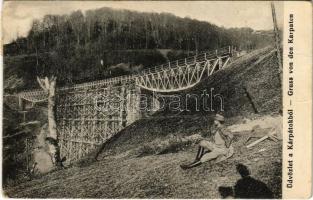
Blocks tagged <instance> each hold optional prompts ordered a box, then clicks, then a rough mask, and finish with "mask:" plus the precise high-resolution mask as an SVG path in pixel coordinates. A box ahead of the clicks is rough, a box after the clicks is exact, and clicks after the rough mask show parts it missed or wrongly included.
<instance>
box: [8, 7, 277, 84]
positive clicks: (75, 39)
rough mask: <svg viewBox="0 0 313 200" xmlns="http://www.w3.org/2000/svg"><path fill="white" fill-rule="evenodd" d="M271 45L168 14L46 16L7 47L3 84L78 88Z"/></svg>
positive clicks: (266, 36) (245, 32) (265, 36)
mask: <svg viewBox="0 0 313 200" xmlns="http://www.w3.org/2000/svg"><path fill="white" fill-rule="evenodd" d="M272 41H273V38H272V35H271V32H270V31H258V32H257V31H254V30H252V29H250V28H231V29H226V28H222V27H218V26H216V25H213V24H210V23H208V22H203V21H197V20H193V19H190V18H180V17H177V16H174V15H172V14H168V13H162V14H158V13H140V12H135V11H129V10H115V9H110V8H100V9H96V10H89V11H86V12H85V13H82V12H81V11H75V12H73V13H71V14H69V15H62V16H60V15H46V16H45V17H44V18H43V19H42V20H34V21H33V23H32V27H31V30H30V31H29V34H28V36H27V37H24V38H18V39H16V40H15V41H13V42H12V43H10V44H7V45H5V46H4V55H5V59H4V66H5V79H7V78H10V77H12V76H13V75H14V76H15V77H17V79H20V83H21V84H20V85H19V86H18V87H19V88H20V89H25V88H30V87H34V86H35V85H36V84H34V81H35V77H36V76H37V75H41V76H42V75H47V74H51V73H54V74H55V73H56V74H57V76H58V77H59V78H58V80H59V84H69V83H78V82H83V81H90V80H96V79H103V78H108V77H112V76H118V75H122V74H129V73H133V72H135V71H138V70H141V69H142V68H146V67H150V66H153V65H156V64H160V63H163V62H166V61H168V60H174V59H177V58H182V57H185V56H187V55H191V54H195V53H197V52H199V51H203V50H212V49H216V48H219V47H225V46H228V45H233V46H236V47H237V49H242V50H251V49H256V48H260V47H264V46H266V45H268V44H269V43H272ZM120 63H123V64H120ZM117 64H120V65H117Z"/></svg>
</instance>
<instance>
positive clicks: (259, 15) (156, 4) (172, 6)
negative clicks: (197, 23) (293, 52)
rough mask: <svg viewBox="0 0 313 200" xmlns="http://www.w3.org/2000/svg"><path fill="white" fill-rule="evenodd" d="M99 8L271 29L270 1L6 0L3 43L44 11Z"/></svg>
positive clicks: (23, 33)
mask: <svg viewBox="0 0 313 200" xmlns="http://www.w3.org/2000/svg"><path fill="white" fill-rule="evenodd" d="M101 7H110V8H115V9H128V10H135V11H139V12H157V13H162V12H167V13H172V14H174V15H176V16H179V17H189V18H192V19H197V20H201V21H206V22H210V23H213V24H215V25H218V26H223V27H226V28H230V27H250V28H252V29H255V30H269V29H273V22H272V15H271V7H270V1H254V2H252V1H219V2H217V1H193V2H190V1H180V2H177V1H169V2H165V1H115V2H113V1H9V2H4V4H3V7H2V9H3V10H2V13H3V32H2V33H3V42H4V44H7V43H9V42H11V41H12V40H13V39H15V38H16V37H18V36H26V35H27V34H28V31H29V30H30V27H31V22H32V21H33V20H34V19H42V18H43V16H44V15H46V14H70V13H71V12H73V11H75V10H81V11H83V12H84V11H86V10H90V9H97V8H101ZM275 7H276V12H277V21H278V24H279V26H282V23H283V17H282V16H283V3H282V2H275Z"/></svg>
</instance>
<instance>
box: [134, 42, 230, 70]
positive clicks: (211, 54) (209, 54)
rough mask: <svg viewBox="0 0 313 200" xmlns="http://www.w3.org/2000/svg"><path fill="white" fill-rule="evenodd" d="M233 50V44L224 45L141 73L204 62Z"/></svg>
mask: <svg viewBox="0 0 313 200" xmlns="http://www.w3.org/2000/svg"><path fill="white" fill-rule="evenodd" d="M232 51H233V48H232V46H228V47H224V48H220V49H217V50H212V51H205V52H201V53H200V54H198V55H196V56H190V57H187V58H185V59H179V60H174V61H171V62H168V63H165V64H162V65H157V66H155V67H152V68H148V69H145V70H142V71H141V72H140V73H139V74H141V75H142V74H146V73H151V72H152V73H153V72H157V71H159V70H162V69H166V68H172V67H179V66H184V65H193V64H195V63H196V62H204V61H206V60H208V59H212V58H216V57H217V56H223V55H226V54H232Z"/></svg>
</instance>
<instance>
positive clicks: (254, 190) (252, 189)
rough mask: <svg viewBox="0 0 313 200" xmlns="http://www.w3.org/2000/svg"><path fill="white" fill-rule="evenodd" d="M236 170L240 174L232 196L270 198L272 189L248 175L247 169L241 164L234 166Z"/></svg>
mask: <svg viewBox="0 0 313 200" xmlns="http://www.w3.org/2000/svg"><path fill="white" fill-rule="evenodd" d="M236 169H237V172H238V173H239V174H240V175H241V177H242V178H241V179H239V180H238V181H237V183H236V185H235V186H234V195H235V196H234V197H235V198H241V199H251V198H252V199H271V198H274V197H273V193H272V191H271V190H270V189H269V188H268V187H267V186H266V184H265V183H263V182H262V181H259V180H256V179H254V178H252V177H251V176H250V171H249V169H248V168H247V167H246V166H245V165H243V164H238V165H237V166H236Z"/></svg>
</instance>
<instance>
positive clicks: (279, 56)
mask: <svg viewBox="0 0 313 200" xmlns="http://www.w3.org/2000/svg"><path fill="white" fill-rule="evenodd" d="M271 8H272V17H273V25H274V35H275V46H276V50H277V59H278V66H279V74H280V79H281V82H282V80H283V79H282V72H283V64H282V54H281V51H280V37H279V33H278V31H279V30H278V26H277V21H276V12H275V6H274V3H273V2H271Z"/></svg>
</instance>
